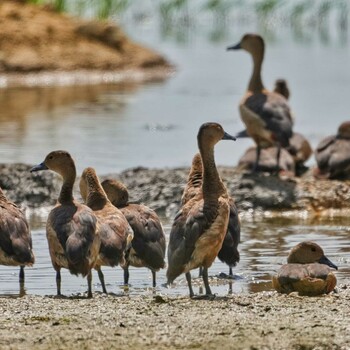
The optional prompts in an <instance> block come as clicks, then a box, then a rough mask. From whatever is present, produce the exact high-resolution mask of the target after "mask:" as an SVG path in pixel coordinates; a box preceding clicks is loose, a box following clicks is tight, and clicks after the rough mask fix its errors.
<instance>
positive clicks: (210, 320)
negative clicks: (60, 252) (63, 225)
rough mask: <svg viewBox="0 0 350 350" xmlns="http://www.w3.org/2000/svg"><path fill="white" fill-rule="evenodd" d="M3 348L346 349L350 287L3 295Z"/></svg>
mask: <svg viewBox="0 0 350 350" xmlns="http://www.w3.org/2000/svg"><path fill="white" fill-rule="evenodd" d="M0 307H1V309H2V310H3V313H2V314H1V315H0V324H1V326H2V337H1V340H0V345H1V348H2V349H5V350H7V349H28V348H31V349H33V348H35V349H57V348H59V349H71V348H72V347H73V344H74V348H75V349H107V348H108V349H121V350H123V349H127V350H129V349H141V348H142V349H194V348H196V349H224V350H225V349H347V348H348V347H349V346H350V333H349V324H350V322H349V321H350V316H349V315H350V313H349V307H350V290H349V289H348V288H347V287H346V286H343V287H342V289H340V291H339V293H332V294H330V295H326V296H322V297H299V296H296V295H294V294H291V295H289V296H286V295H281V294H277V293H276V292H260V293H255V294H233V295H229V296H227V297H217V298H215V299H214V300H211V301H209V300H191V299H189V298H188V297H167V296H164V295H159V294H158V295H147V296H132V297H129V296H123V297H121V296H116V295H107V296H106V295H102V294H94V297H93V298H92V299H86V298H84V297H71V298H55V297H47V296H45V297H40V296H33V295H31V296H24V297H22V298H0Z"/></svg>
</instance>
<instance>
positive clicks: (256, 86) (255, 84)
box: [248, 50, 264, 93]
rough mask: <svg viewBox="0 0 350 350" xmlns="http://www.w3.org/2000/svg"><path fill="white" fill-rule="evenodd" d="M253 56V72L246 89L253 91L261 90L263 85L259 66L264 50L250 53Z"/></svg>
mask: <svg viewBox="0 0 350 350" xmlns="http://www.w3.org/2000/svg"><path fill="white" fill-rule="evenodd" d="M252 57H253V73H252V76H251V78H250V81H249V85H248V91H251V92H253V93H257V92H261V91H262V90H263V89H264V85H263V83H262V80H261V66H262V62H263V59H264V51H263V50H262V52H259V53H258V54H254V55H252Z"/></svg>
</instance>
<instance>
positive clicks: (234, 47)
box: [226, 43, 242, 51]
mask: <svg viewBox="0 0 350 350" xmlns="http://www.w3.org/2000/svg"><path fill="white" fill-rule="evenodd" d="M241 48H242V46H241V43H238V44H236V45H233V46H228V47H227V48H226V50H227V51H228V50H239V49H241Z"/></svg>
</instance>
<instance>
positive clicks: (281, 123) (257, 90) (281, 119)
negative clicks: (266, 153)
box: [227, 34, 293, 170]
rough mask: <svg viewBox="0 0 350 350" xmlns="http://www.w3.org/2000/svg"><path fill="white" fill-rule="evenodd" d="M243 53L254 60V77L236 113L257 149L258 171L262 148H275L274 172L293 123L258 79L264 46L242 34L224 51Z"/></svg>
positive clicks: (277, 97)
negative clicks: (240, 51)
mask: <svg viewBox="0 0 350 350" xmlns="http://www.w3.org/2000/svg"><path fill="white" fill-rule="evenodd" d="M239 49H243V50H245V51H247V52H248V53H250V54H251V56H252V58H253V73H252V76H251V78H250V81H249V85H248V90H247V92H246V94H245V95H244V97H243V99H242V100H241V102H240V105H239V110H240V114H241V118H242V121H243V122H244V124H245V126H246V129H247V133H248V135H249V136H250V137H252V138H253V139H254V141H255V143H256V145H257V147H256V163H255V166H254V170H257V169H258V165H259V158H260V151H261V149H262V148H267V147H270V146H277V148H278V151H277V157H276V158H277V163H276V169H278V168H279V160H280V150H281V147H288V146H289V139H290V137H291V136H292V133H293V132H292V126H293V121H292V117H291V112H290V108H289V104H288V101H287V100H286V98H285V97H284V96H282V95H281V94H279V93H275V92H271V91H268V90H267V89H266V88H265V87H264V85H263V83H262V79H261V67H262V62H263V59H264V50H265V44H264V40H263V38H262V37H261V36H260V35H257V34H245V35H244V36H243V38H242V39H241V41H240V42H239V43H238V44H237V45H234V46H230V47H228V48H227V50H239Z"/></svg>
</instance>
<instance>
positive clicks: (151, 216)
mask: <svg viewBox="0 0 350 350" xmlns="http://www.w3.org/2000/svg"><path fill="white" fill-rule="evenodd" d="M102 187H103V189H104V190H105V192H106V194H107V196H108V198H109V199H110V201H111V202H112V203H113V205H115V206H116V207H117V208H119V209H120V210H121V212H122V213H123V214H124V215H125V217H126V219H127V220H128V222H129V224H130V226H131V228H132V229H133V231H134V238H133V240H132V241H131V247H130V249H129V250H128V251H127V253H126V264H125V266H124V283H125V285H127V284H128V283H129V266H130V265H131V266H134V267H147V268H149V269H150V270H151V271H152V282H153V287H155V286H156V272H157V271H159V269H162V268H164V266H165V261H164V256H165V235H164V231H163V227H162V224H161V222H160V220H159V217H158V215H157V214H156V212H155V211H154V210H152V209H150V208H149V207H147V206H145V205H143V204H136V203H129V193H128V189H127V188H126V186H125V185H124V184H122V183H121V182H119V181H117V180H111V179H107V180H104V181H103V182H102Z"/></svg>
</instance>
